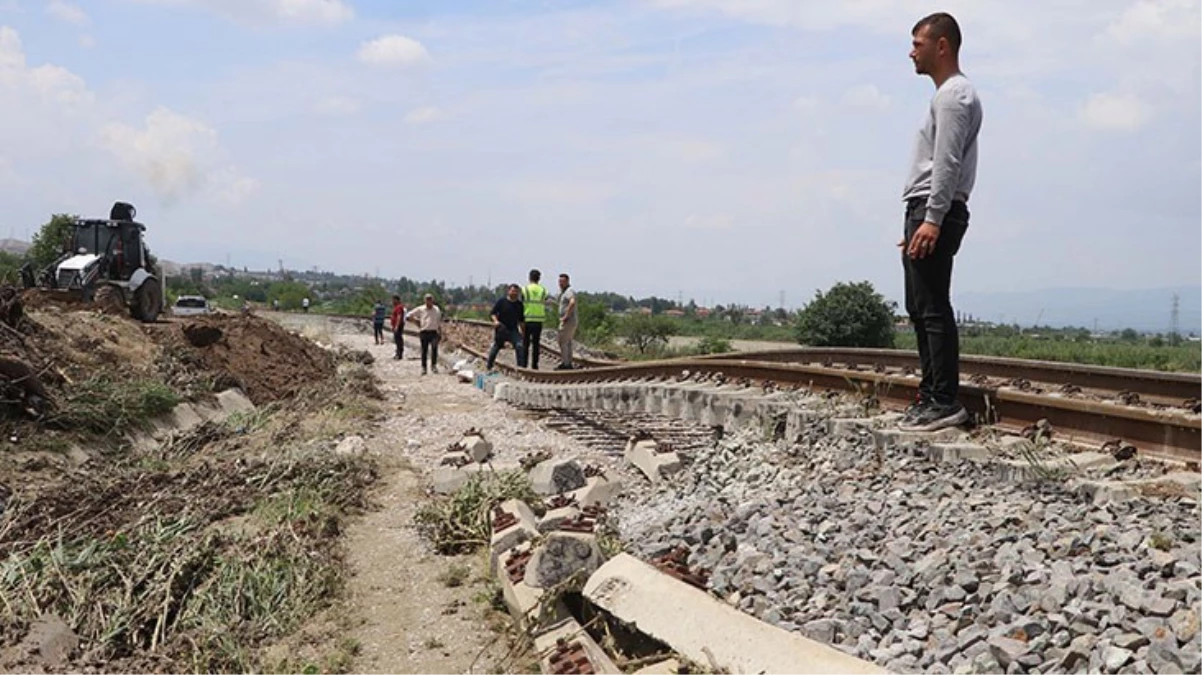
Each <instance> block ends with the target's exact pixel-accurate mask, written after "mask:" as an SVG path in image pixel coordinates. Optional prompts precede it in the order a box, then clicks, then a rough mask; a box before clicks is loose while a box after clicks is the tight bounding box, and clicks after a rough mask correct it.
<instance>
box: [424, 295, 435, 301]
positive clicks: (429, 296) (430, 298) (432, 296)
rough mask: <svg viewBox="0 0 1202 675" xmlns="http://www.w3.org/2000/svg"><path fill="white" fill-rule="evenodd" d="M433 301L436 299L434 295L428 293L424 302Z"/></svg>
mask: <svg viewBox="0 0 1202 675" xmlns="http://www.w3.org/2000/svg"><path fill="white" fill-rule="evenodd" d="M433 299H434V295H433V294H432V293H426V296H425V297H424V298H423V300H433Z"/></svg>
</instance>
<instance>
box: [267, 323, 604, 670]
mask: <svg viewBox="0 0 1202 675" xmlns="http://www.w3.org/2000/svg"><path fill="white" fill-rule="evenodd" d="M272 318H274V319H275V320H277V321H280V322H281V323H283V324H284V325H285V326H288V327H289V328H292V329H294V330H298V331H299V332H301V333H302V334H304V335H306V336H308V337H310V338H312V339H315V340H317V341H318V342H321V343H323V344H331V343H334V342H337V343H342V344H345V345H347V346H349V347H352V348H354V349H366V350H368V351H370V352H371V353H372V354H373V355H375V357H376V362H375V364H374V365H373V369H374V370H375V372H376V374H377V375H379V377H380V379H381V380H382V381H383V382H382V385H381V389H382V390H383V391H384V393H385V395H386V397H387V402H386V409H387V410H388V411H389V416H388V417H387V418H386V419H384V420H382V421H381V422H380V423H378V424H376V425H373V427H372V428H371V429H364V431H363V434H364V436H365V437H366V438H367V451H368V452H370V453H372V454H373V455H375V456H376V457H377V458H378V460H379V465H380V478H379V480H378V482H377V486H376V488H375V490H374V492H373V498H374V500H375V502H376V503H377V504H378V505H379V507H380V508H378V509H375V510H373V511H371V512H369V513H368V514H366V515H365V516H363V517H361V518H359V519H357V520H355V521H352V523H351V524H350V526H349V527H348V528H347V532H346V541H347V548H348V563H349V566H350V574H351V577H350V579H349V581H348V595H349V598H348V601H347V606H346V607H345V608H344V613H345V614H346V615H349V619H350V624H351V625H352V626H353V627H352V629H351V631H350V635H349V636H348V637H350V638H352V639H354V640H355V641H356V642H357V643H358V646H359V647H358V654H357V656H356V657H355V658H354V660H353V661H352V663H351V664H350V668H349V672H363V673H374V672H391V673H416V672H434V673H467V672H477V673H480V672H504V669H518V670H519V671H521V672H527V671H529V670H530V669H531V668H533V669H534V670H537V666H536V665H532V664H531V663H529V662H524V661H522V660H521V659H520V655H518V657H517V658H506V657H507V654H508V652H509V647H510V635H508V634H506V635H502V636H501V637H500V638H499V639H498V632H497V629H501V630H508V629H509V628H510V627H511V625H512V622H511V621H510V619H509V616H508V614H506V613H500V612H497V611H494V610H490V609H489V608H488V607H489V602H488V600H489V599H490V595H491V594H490V592H489V589H490V586H489V584H488V581H487V579H488V565H487V557H486V556H485V554H484V553H483V552H480V553H479V554H476V555H470V556H460V557H447V556H440V555H436V554H434V553H433V551H432V550H431V549H430V547H429V546H428V545H427V544H426V542H425V541H424V540H423V539H421V537H420V536H419V535H418V533H417V531H416V530H415V529H414V525H413V516H414V513H415V512H416V511H417V509H418V508H419V507H420V505H421V504H422V503H423V502H424V501H426V499H427V497H426V495H425V494H424V489H425V485H426V476H427V474H429V473H430V472H432V471H433V469H434V468H435V466H436V465H437V463H438V461H439V459H440V458H441V457H442V455H443V454H444V451H445V448H446V446H447V445H449V444H450V443H453V442H455V441H457V440H459V438H460V437H461V436H462V434H463V432H465V431H467V430H468V429H469V428H472V427H475V428H478V429H481V430H483V431H484V433H485V435H486V437H487V438H488V439H489V440H490V441H491V442H492V444H493V451H494V458H493V460H492V466H493V468H495V469H498V470H499V469H503V468H509V467H516V466H518V465H519V462H520V459H521V458H522V457H523V456H524V455H526V454H527V453H531V452H538V451H542V450H545V451H549V452H550V453H551V454H552V455H554V456H557V457H576V458H578V459H580V460H582V461H587V462H589V463H591V464H594V465H596V466H600V467H603V468H607V469H612V470H615V471H619V472H624V471H625V469H624V468H620V467H621V464H622V463H621V461H620V457H613V456H609V455H605V454H604V453H601V452H599V451H596V450H591V449H589V448H588V447H587V446H584V445H583V444H581V443H578V442H577V441H575V440H573V439H571V438H569V437H567V436H564V435H562V434H560V433H558V432H555V431H551V430H548V429H546V428H545V427H543V426H541V425H540V424H539V423H537V422H536V421H535V420H534V419H533V418H532V417H531V416H529V415H527V414H524V413H521V412H519V411H516V410H514V409H513V408H511V407H509V406H508V405H506V404H504V403H498V402H495V401H493V400H492V399H491V398H490V397H489V396H487V395H486V394H484V392H482V391H480V390H479V389H476V388H475V387H472V386H471V385H469V384H461V383H459V382H458V381H457V380H456V378H455V377H454V376H452V375H450V374H449V373H448V372H447V368H445V367H444V368H443V372H441V373H438V374H433V373H432V374H430V375H426V376H422V375H421V364H420V362H419V361H418V360H417V357H418V350H417V345H416V344H415V342H416V341H414V343H413V344H410V345H409V346H408V347H407V348H406V352H405V359H404V360H403V361H396V360H393V359H392V354H393V346H392V345H391V344H386V345H379V346H377V345H375V344H374V341H373V340H372V337H371V335H370V333H369V332H368V329H367V325H366V322H364V323H363V324H351V323H346V322H333V321H330V320H328V319H326V318H323V317H320V316H315V315H314V316H304V315H295V314H290V315H279V316H274V317H272ZM443 356H444V358H446V357H447V356H449V354H447V353H445V351H444V355H443ZM455 566H461V567H466V568H468V571H467V574H466V578H465V579H464V580H463V583H462V584H461V585H454V586H449V585H448V584H447V573H448V570H450V569H452V568H453V567H455ZM481 650H483V653H482V654H481ZM515 660H516V661H517V663H514V662H513V661H515ZM473 662H474V664H475V665H474V667H473Z"/></svg>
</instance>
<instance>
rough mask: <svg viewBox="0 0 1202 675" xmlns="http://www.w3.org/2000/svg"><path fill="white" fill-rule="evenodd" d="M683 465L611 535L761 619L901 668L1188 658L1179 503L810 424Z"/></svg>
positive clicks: (1190, 634)
mask: <svg viewBox="0 0 1202 675" xmlns="http://www.w3.org/2000/svg"><path fill="white" fill-rule="evenodd" d="M690 459H691V461H690V462H689V464H688V465H687V466H686V469H685V471H684V472H682V473H681V474H680V475H679V476H678V477H676V478H675V479H674V480H672V481H670V482H667V483H664V484H662V485H660V486H657V487H654V488H653V487H651V486H650V485H647V484H643V485H640V486H639V487H638V488H636V489H633V490H627V491H626V492H625V494H624V496H623V498H622V500H621V501H620V503H619V505H618V506H617V507H616V509H615V512H614V515H615V516H616V519H617V522H618V527H619V529H620V533H621V536H622V539H623V541H624V542H625V544H626V546H627V547H628V549H630V550H631V552H632V553H635V554H636V555H639V556H640V557H643V558H645V559H646V558H651V557H654V556H658V555H662V554H663V553H665V552H666V551H668V550H670V549H672V548H674V547H676V546H678V545H685V546H688V547H689V548H690V549H691V551H692V553H691V555H690V559H689V562H690V564H691V565H692V566H693V567H694V568H697V567H703V568H707V569H709V570H711V571H712V575H711V577H710V581H709V585H710V590H711V591H712V592H713V593H714V594H716V595H717V596H719V597H721V598H724V599H726V600H727V601H728V602H731V603H733V604H735V605H737V606H738V607H739V608H740V609H742V610H744V611H746V612H748V613H750V614H752V615H755V616H757V617H759V618H761V619H763V620H765V621H767V622H770V623H773V624H776V625H778V626H781V627H782V628H785V629H788V630H792V631H797V632H800V633H802V634H804V635H807V636H808V637H811V638H813V639H816V640H820V641H822V642H827V643H830V644H832V645H834V646H836V647H837V648H839V649H842V650H844V651H846V652H848V653H851V654H854V655H856V656H858V657H861V658H864V659H867V660H870V661H874V662H876V663H878V664H880V665H882V666H885V667H887V668H889V669H891V670H895V671H901V672H933V673H939V672H944V673H950V672H959V673H969V672H1006V673H1028V672H1039V673H1043V672H1069V673H1077V672H1106V673H1146V672H1157V673H1163V672H1199V670H1200V669H1202V665H1200V654H1199V648H1198V640H1199V635H1198V630H1199V602H1200V591H1199V589H1200V586H1202V577H1200V576H1199V570H1200V568H1202V555H1200V551H1199V508H1198V502H1197V499H1196V498H1194V499H1189V498H1183V497H1173V498H1164V499H1152V500H1142V499H1140V500H1132V501H1128V502H1122V503H1107V504H1093V503H1092V502H1091V501H1090V500H1088V499H1087V498H1084V497H1082V496H1080V495H1078V494H1075V493H1074V492H1073V491H1071V490H1069V489H1068V488H1067V487H1066V486H1065V485H1064V484H1062V483H1059V482H1034V481H1027V482H1021V483H1018V482H1011V481H1006V480H1004V479H1003V478H1002V477H1001V476H1000V474H999V473H998V472H997V471H995V470H994V469H992V468H990V467H989V466H987V465H982V464H977V463H972V462H960V463H952V464H946V463H944V464H936V463H933V462H931V461H929V460H927V459H926V458H925V455H924V453H923V452H922V448H919V447H916V446H913V445H901V446H895V447H892V448H889V449H888V450H885V451H883V452H881V451H878V450H876V449H875V448H874V446H873V443H872V438H871V436H870V435H869V434H868V432H863V433H859V434H852V435H850V436H840V437H833V436H830V435H829V434H828V433H827V432H826V429H825V425H824V424H823V423H815V424H813V425H811V426H810V427H808V428H807V429H806V430H805V431H804V432H803V433H802V434H801V436H800V437H799V438H798V441H797V442H796V443H790V442H783V441H778V442H775V443H773V442H765V441H762V440H759V438H758V437H755V436H753V435H751V434H748V433H740V434H735V435H732V436H731V437H728V438H727V439H725V440H723V441H720V442H719V443H717V444H716V445H714V446H712V447H707V448H702V449H699V450H695V451H693V452H691V453H690Z"/></svg>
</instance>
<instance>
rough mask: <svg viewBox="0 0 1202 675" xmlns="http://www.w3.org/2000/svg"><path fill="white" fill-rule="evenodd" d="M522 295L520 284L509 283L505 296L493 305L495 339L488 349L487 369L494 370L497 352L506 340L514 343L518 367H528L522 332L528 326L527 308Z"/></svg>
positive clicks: (492, 317)
mask: <svg viewBox="0 0 1202 675" xmlns="http://www.w3.org/2000/svg"><path fill="white" fill-rule="evenodd" d="M521 295H522V289H521V287H520V286H518V285H517V284H509V288H508V289H507V290H506V292H505V297H503V298H500V299H498V300H497V304H495V305H493V307H492V313H491V314H489V318H491V319H492V325H493V328H494V330H493V341H492V348H491V349H489V350H488V363H487V365H486V366H485V369H486V370H489V371H491V370H492V367H493V364H494V363H496V361H497V354H498V353H499V352H500V351H501V348H502V347H504V346H505V343H506V342H508V343H510V344H512V345H513V351H514V357H515V358H516V359H517V362H518V367H519V368H525V367H526V355H525V353H523V352H522V332H523V331H524V330H525V327H526V308H525V306H524V305H523V304H522V300H521Z"/></svg>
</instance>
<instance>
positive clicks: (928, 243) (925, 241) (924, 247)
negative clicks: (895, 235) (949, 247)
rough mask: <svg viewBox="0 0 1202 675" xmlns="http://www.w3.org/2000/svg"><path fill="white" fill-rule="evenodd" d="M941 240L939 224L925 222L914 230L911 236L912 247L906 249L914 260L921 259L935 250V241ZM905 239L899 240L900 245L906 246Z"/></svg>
mask: <svg viewBox="0 0 1202 675" xmlns="http://www.w3.org/2000/svg"><path fill="white" fill-rule="evenodd" d="M938 240H939V226H938V225H936V224H935V223H930V222H927V223H923V224H922V225H919V226H918V229H917V230H915V231H914V235H913V236H911V237H910V248H909V249H907V250H906V254H907V255H909V256H910V258H911V259H913V260H921V259H923V258H925V257H927V256H928V255H930V254H932V253H934V252H935V242H936V241H938ZM905 243H906V242H905V240H904V239H903V240H902V241H900V242H898V243H897V245H898V246H904V245H905Z"/></svg>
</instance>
